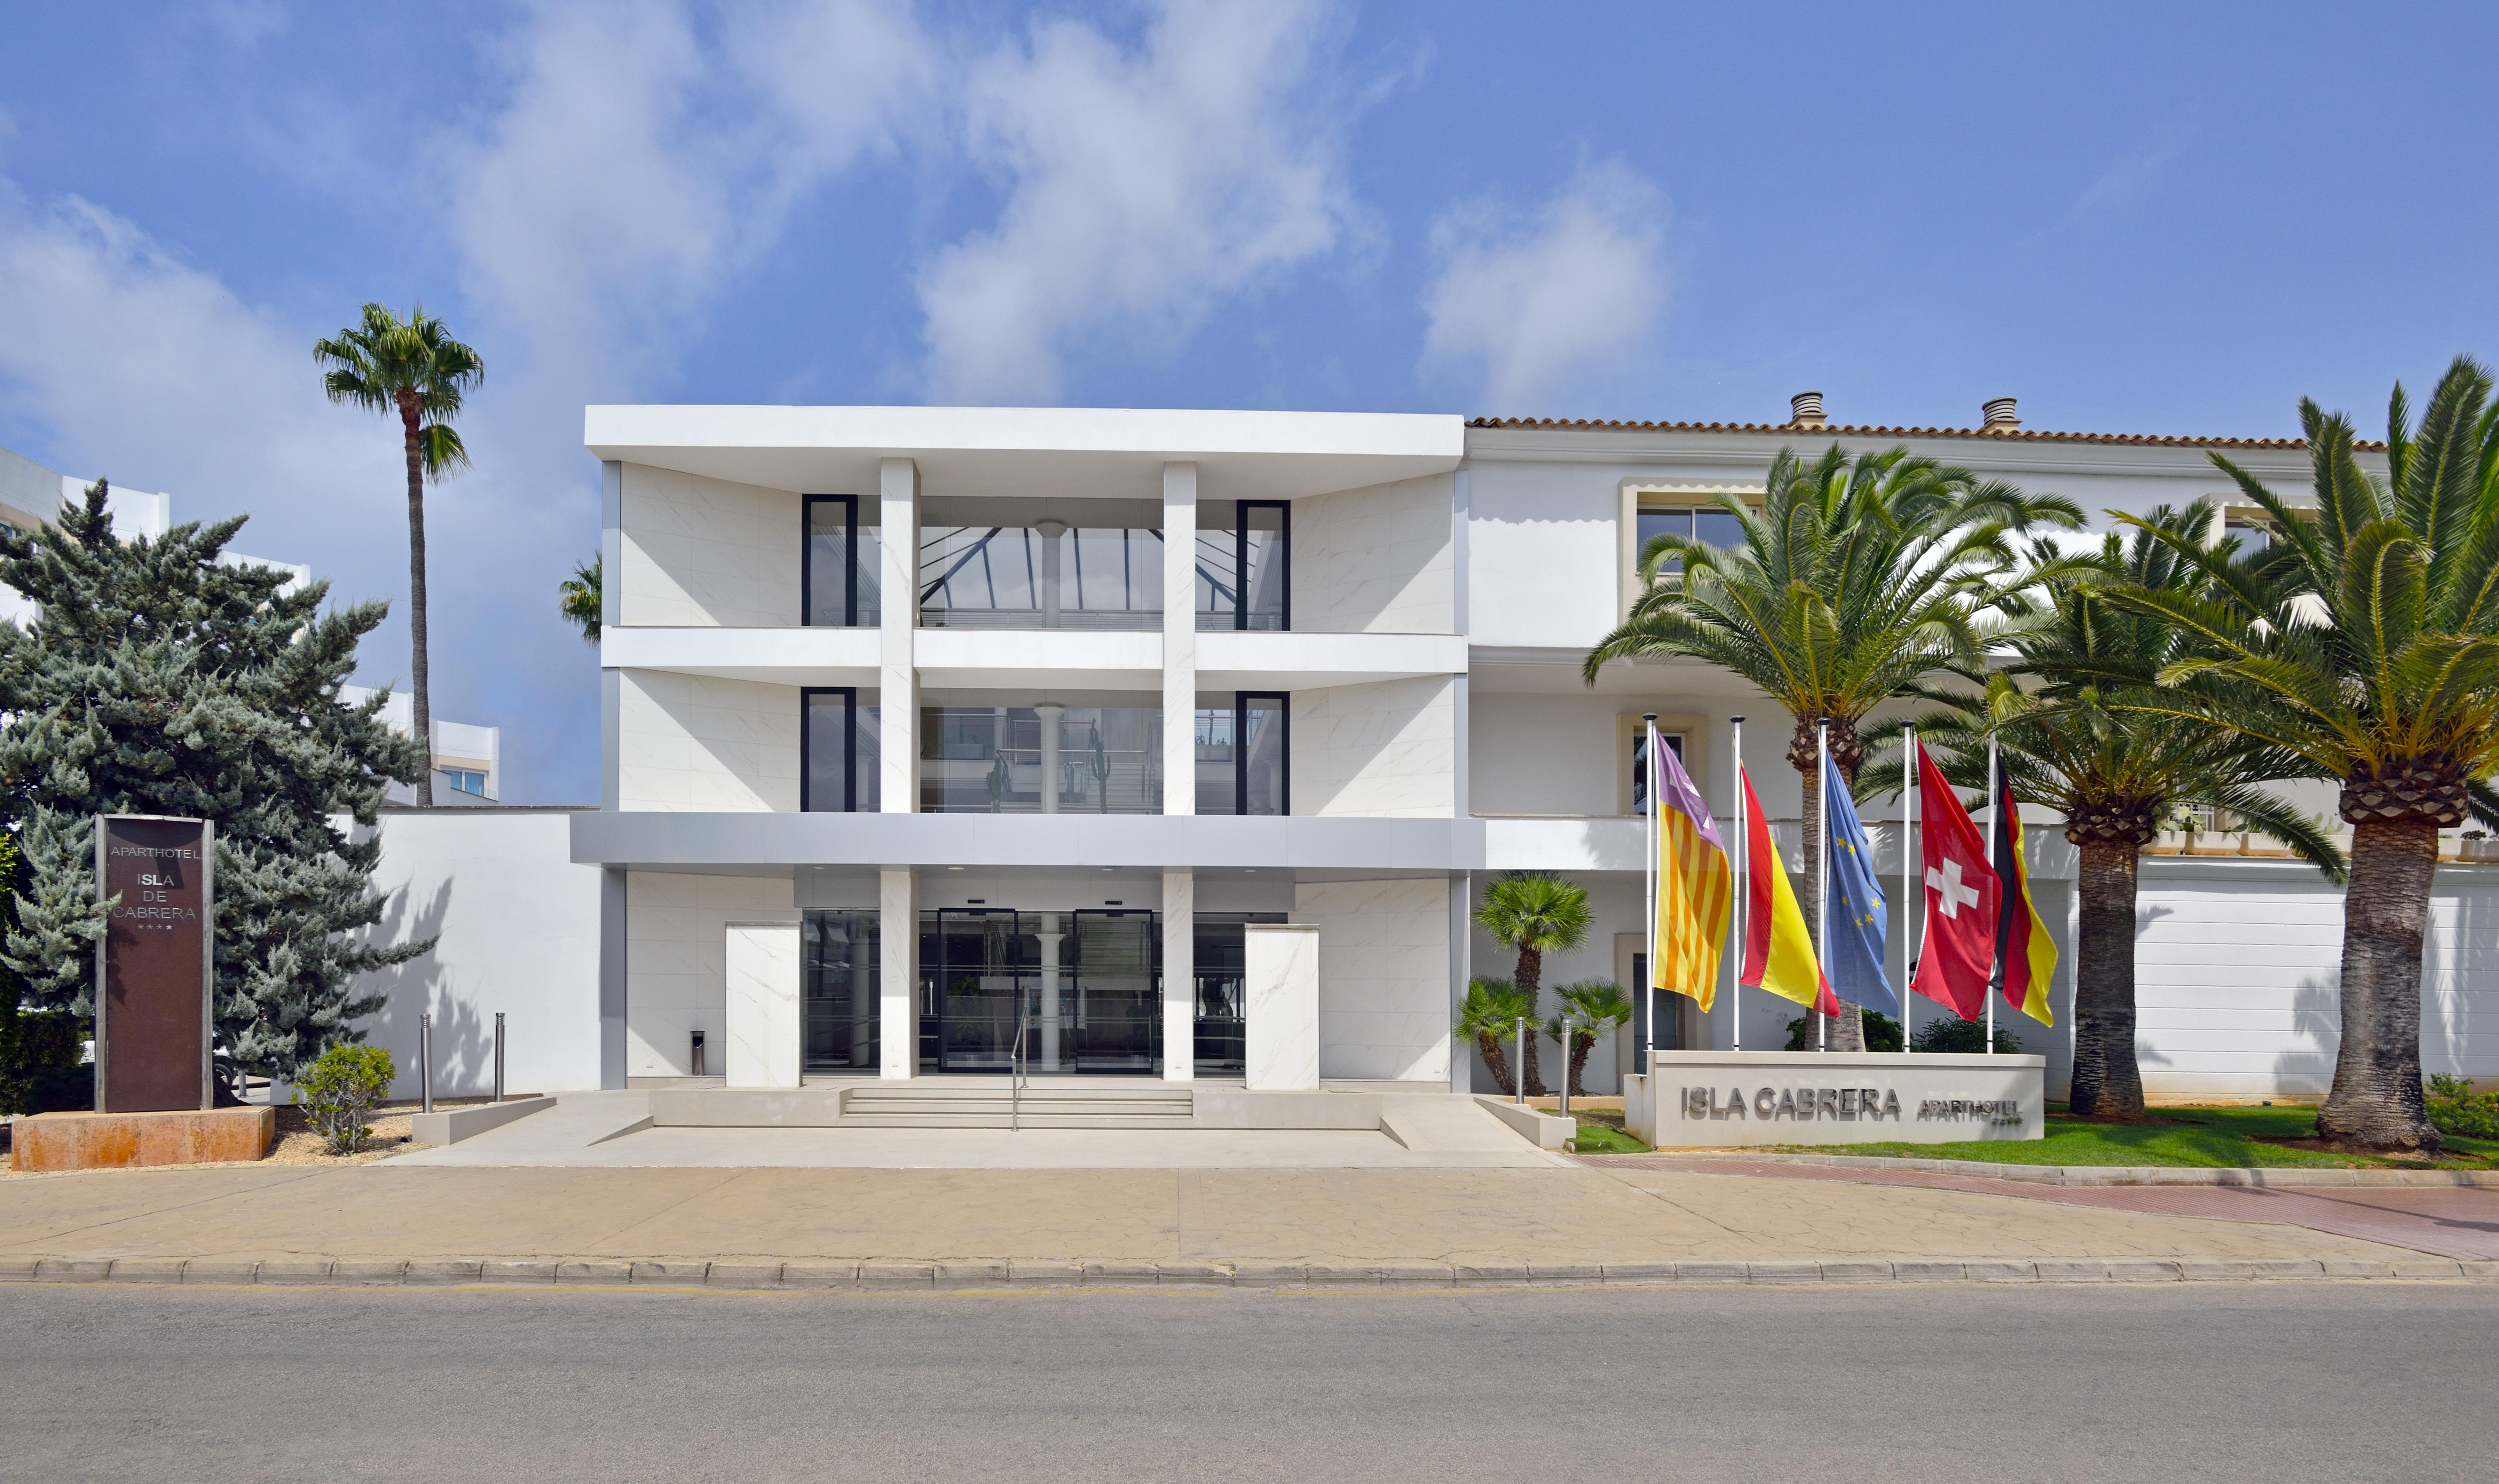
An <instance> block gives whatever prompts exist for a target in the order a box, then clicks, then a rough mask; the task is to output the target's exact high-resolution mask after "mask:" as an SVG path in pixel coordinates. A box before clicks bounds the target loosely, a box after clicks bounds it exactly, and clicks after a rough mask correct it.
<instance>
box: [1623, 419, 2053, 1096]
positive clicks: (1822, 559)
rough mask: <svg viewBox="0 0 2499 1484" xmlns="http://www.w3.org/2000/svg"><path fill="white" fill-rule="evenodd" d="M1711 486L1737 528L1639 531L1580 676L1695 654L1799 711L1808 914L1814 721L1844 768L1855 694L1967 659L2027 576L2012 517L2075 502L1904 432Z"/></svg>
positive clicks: (1792, 753) (1818, 841) (1852, 1024)
mask: <svg viewBox="0 0 2499 1484" xmlns="http://www.w3.org/2000/svg"><path fill="white" fill-rule="evenodd" d="M1717 504H1718V506H1719V508H1721V509H1724V510H1726V511H1727V512H1728V513H1729V514H1731V515H1733V516H1735V517H1736V521H1737V522H1738V523H1739V524H1740V527H1741V530H1742V532H1743V539H1742V541H1741V543H1740V544H1738V545H1735V546H1730V547H1724V548H1721V547H1715V546H1711V545H1708V544H1707V543H1705V542H1703V541H1699V540H1696V539H1694V538H1692V537H1688V536H1674V535H1665V536H1659V537H1658V538H1657V539H1655V540H1653V541H1651V542H1650V543H1649V544H1648V548H1647V550H1646V551H1644V552H1642V553H1641V556H1640V566H1639V572H1640V581H1641V584H1642V586H1641V591H1640V594H1639V597H1638V598H1637V599H1636V600H1635V601H1634V603H1633V605H1632V610H1631V614H1630V616H1629V617H1628V618H1626V619H1625V620H1624V621H1623V624H1622V626H1621V627H1620V628H1618V629H1615V630H1614V631H1613V632H1612V633H1610V634H1607V636H1606V638H1605V641H1604V642H1603V643H1601V644H1599V645H1598V646H1597V647H1596V648H1595V649H1594V650H1592V651H1590V653H1589V655H1588V659H1587V662H1586V665H1585V667H1584V670H1583V678H1584V679H1585V680H1586V681H1587V682H1588V684H1590V685H1592V686H1593V685H1595V684H1596V681H1597V674H1598V671H1599V670H1600V669H1602V668H1603V667H1604V666H1605V665H1606V664H1607V662H1608V661H1614V660H1636V659H1643V658H1650V657H1682V658H1690V659H1697V660H1706V661H1710V662H1711V663H1713V664H1716V665H1719V666H1720V667H1722V668H1724V669H1728V670H1732V671H1734V672H1735V673H1736V674H1737V675H1740V676H1742V677H1743V678H1744V679H1746V680H1749V681H1751V682H1752V683H1753V684H1754V685H1756V686H1758V687H1760V688H1761V689H1762V691H1763V692H1764V693H1765V694H1768V695H1769V698H1770V699H1771V701H1772V702H1773V703H1775V704H1777V705H1779V706H1782V707H1784V708H1786V710H1787V712H1788V714H1789V715H1790V716H1791V717H1793V718H1795V721H1796V726H1795V730H1794V731H1793V732H1792V733H1791V734H1790V736H1789V740H1788V751H1787V758H1788V763H1789V765H1790V766H1792V767H1794V768H1795V769H1796V770H1797V773H1798V775H1799V777H1800V779H1801V781H1802V782H1803V784H1804V790H1803V791H1804V840H1805V861H1804V891H1803V894H1802V903H1801V905H1802V906H1803V908H1804V916H1805V920H1806V921H1808V922H1811V921H1815V920H1817V919H1818V918H1819V915H1820V913H1821V910H1822V885H1821V882H1822V836H1823V824H1822V797H1821V790H1820V789H1818V788H1815V787H1813V780H1814V777H1815V769H1816V767H1817V766H1818V764H1817V762H1816V760H1815V758H1816V755H1815V748H1814V738H1815V731H1816V728H1817V727H1822V726H1827V727H1828V728H1829V731H1830V745H1831V756H1832V760H1833V762H1834V763H1835V764H1836V765H1837V766H1838V769H1839V772H1840V776H1841V777H1842V778H1843V779H1852V780H1853V779H1854V778H1855V777H1856V775H1857V769H1858V765H1859V764H1860V763H1861V762H1862V761H1863V760H1864V759H1865V756H1866V740H1865V738H1863V737H1862V736H1860V735H1859V731H1858V727H1859V725H1860V724H1861V723H1863V722H1864V721H1865V719H1866V714H1867V713H1868V712H1870V711H1872V710H1873V709H1874V708H1875V707H1876V706H1878V705H1881V704H1882V703H1883V702H1885V701H1887V700H1890V699H1891V698H1893V697H1894V696H1897V695H1899V694H1901V693H1902V692H1903V691H1905V690H1907V689H1908V688H1909V687H1910V686H1911V685H1913V684H1915V683H1916V682H1918V681H1920V680H1922V679H1924V678H1926V677H1928V676H1930V675H1932V674H1934V673H1936V672H1937V671H1941V670H1948V669H1953V668H1956V667H1958V668H1960V669H1963V670H1968V671H1975V670H1977V669H1978V668H1979V667H1980V666H1981V664H1982V661H1983V655H1982V651H1983V646H1984V644H1985V643H1986V642H1987V639H1988V635H1989V633H1990V632H1991V626H1989V625H1983V624H1982V623H1981V621H1980V618H1979V615H1980V614H1981V613H1982V612H1983V611H1985V610H1990V609H1996V608H2001V607H2003V606H2004V605H2005V604H2006V603H2007V602H2008V601H2009V600H2010V599H2012V598H2013V597H2015V596H2016V595H2017V594H2018V592H2019V590H2020V589H2021V588H2022V587H2023V586H2025V585H2026V584H2028V583H2029V582H2031V581H2032V580H2034V579H2033V575H2032V574H2029V573H2028V572H2024V571H2022V570H2020V566H2021V563H2020V554H2019V552H2018V551H2017V550H2016V549H2015V545H2014V540H2013V537H2014V535H2015V533H2017V532H2022V531H2026V530H2028V529H2030V528H2032V527H2049V526H2057V527H2072V526H2078V525H2080V524H2081V523H2082V511H2081V509H2080V508H2079V507H2077V506H2076V505H2075V504H2074V502H2073V501H2072V500H2066V499H2064V498H2063V497H2061V496H2055V495H2037V496H2034V495H2026V494H2024V493H2023V492H2022V491H2021V490H2019V489H2017V488H2015V487H2014V486H2013V485H2010V484H2007V483H2004V482H2003V481H2000V480H1992V479H1981V478H1979V477H1978V476H1977V475H1975V474H1973V473H1971V472H1970V471H1969V470H1967V469H1964V468H1953V467H1950V466H1947V465H1942V464H1938V463H1936V462H1935V461H1934V460H1932V459H1926V458H1913V457H1911V456H1910V454H1909V452H1908V450H1907V449H1905V448H1892V449H1888V450H1884V451H1881V452H1874V453H1865V454H1860V455H1858V456H1856V457H1854V458H1851V457H1850V456H1849V455H1848V453H1847V452H1846V450H1844V449H1843V448H1841V447H1840V446H1839V445H1838V444H1836V443H1834V444H1833V445H1832V446H1831V447H1830V449H1828V450H1827V451H1826V452H1824V453H1823V455H1822V456H1821V457H1820V458H1818V459H1814V460H1811V461H1807V460H1804V459H1802V458H1800V457H1799V456H1798V455H1797V453H1796V452H1795V451H1794V450H1792V449H1784V448H1783V449H1781V450H1780V451H1779V454H1778V457H1777V458H1776V459H1775V460H1773V461H1772V463H1771V465H1770V472H1769V481H1768V485H1767V489H1766V491H1765V495H1764V500H1763V508H1762V511H1761V513H1760V514H1759V515H1756V514H1754V512H1753V511H1752V510H1750V509H1749V508H1747V507H1746V506H1745V505H1744V504H1743V503H1741V502H1740V501H1738V500H1735V499H1733V498H1731V497H1725V496H1722V497H1720V498H1719V500H1717ZM1678 568H1679V570H1678ZM1808 1014H1809V1015H1816V1016H1818V1014H1819V1013H1818V1012H1808ZM1815 1035H1816V1037H1817V1044H1824V1043H1823V1041H1822V1039H1821V1038H1822V1032H1821V1030H1820V1029H1819V1028H1818V1027H1817V1028H1816V1030H1815ZM1827 1044H1828V1046H1829V1048H1830V1049H1832V1050H1834V1051H1841V1050H1863V1049H1864V1048H1865V1045H1866V1038H1865V1032H1864V1028H1863V1026H1862V1025H1861V1024H1860V1022H1859V1019H1858V1016H1857V1011H1856V1007H1855V1006H1848V1007H1846V1008H1845V1010H1844V1013H1843V1014H1841V1015H1839V1016H1836V1017H1834V1020H1833V1022H1832V1025H1831V1027H1830V1030H1829V1035H1828V1041H1827Z"/></svg>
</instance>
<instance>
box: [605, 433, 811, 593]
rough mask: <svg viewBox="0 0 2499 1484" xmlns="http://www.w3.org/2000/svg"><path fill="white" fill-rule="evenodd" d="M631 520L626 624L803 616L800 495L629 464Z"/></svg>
mask: <svg viewBox="0 0 2499 1484" xmlns="http://www.w3.org/2000/svg"><path fill="white" fill-rule="evenodd" d="M624 522H625V525H624V557H623V561H622V563H621V564H620V565H621V570H620V571H619V572H618V573H617V574H616V575H615V576H614V577H611V578H610V579H609V580H610V581H617V582H620V583H621V586H620V587H619V588H618V589H617V592H618V596H619V599H620V601H621V603H622V605H623V606H622V618H621V622H622V623H624V624H629V625H631V624H655V625H667V626H673V627H684V628H708V627H712V626H716V625H729V626H738V627H754V628H773V629H778V628H790V627H795V625H796V624H797V623H798V620H799V613H798V569H799V563H800V560H801V543H800V541H799V534H798V522H799V497H798V496H797V495H796V494H795V493H793V492H791V491H788V490H772V489H765V488H763V486H761V485H752V484H732V483H730V481H728V480H725V479H706V478H703V477H702V476H700V475H698V474H681V473H678V472H676V471H675V470H673V469H665V468H650V467H648V466H646V465H640V464H628V465H626V466H625V511H624Z"/></svg>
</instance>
